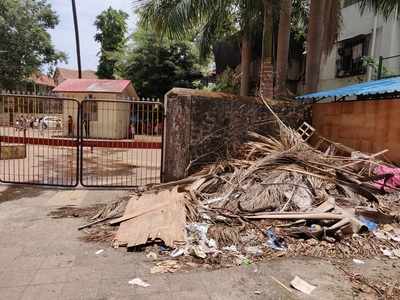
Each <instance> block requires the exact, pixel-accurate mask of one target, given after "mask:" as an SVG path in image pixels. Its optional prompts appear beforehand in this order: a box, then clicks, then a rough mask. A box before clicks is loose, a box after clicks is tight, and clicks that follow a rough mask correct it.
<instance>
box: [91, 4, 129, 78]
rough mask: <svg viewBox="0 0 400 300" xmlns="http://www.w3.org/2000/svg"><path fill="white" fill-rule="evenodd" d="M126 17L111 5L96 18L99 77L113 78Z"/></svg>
mask: <svg viewBox="0 0 400 300" xmlns="http://www.w3.org/2000/svg"><path fill="white" fill-rule="evenodd" d="M127 19H128V14H127V13H125V12H123V11H122V10H115V9H113V8H111V7H109V8H108V9H107V10H105V11H103V12H102V13H101V14H100V15H98V16H97V18H96V21H95V23H94V24H95V25H96V27H97V33H96V35H95V40H96V41H97V42H99V43H100V44H101V49H100V52H99V54H100V62H99V65H98V67H97V76H99V78H106V79H114V74H115V71H116V70H115V66H116V63H117V60H116V59H115V57H116V54H117V53H116V52H120V51H122V50H123V48H124V46H125V43H126V37H125V35H126V33H127V30H128V27H127V24H126V20H127Z"/></svg>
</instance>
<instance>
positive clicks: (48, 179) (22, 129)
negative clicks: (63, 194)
mask: <svg viewBox="0 0 400 300" xmlns="http://www.w3.org/2000/svg"><path fill="white" fill-rule="evenodd" d="M67 111H69V115H71V117H72V118H74V119H75V124H74V126H75V127H74V133H73V134H72V135H67V129H68V118H67V113H66V112H67ZM77 126H79V103H78V102H77V101H76V100H74V99H67V98H55V97H52V96H38V95H33V94H29V93H19V94H15V93H14V94H13V93H4V92H3V93H1V94H0V181H1V182H6V183H25V184H42V185H54V186H66V187H72V186H76V185H77V184H78V160H77V158H78V135H77V132H78V128H77Z"/></svg>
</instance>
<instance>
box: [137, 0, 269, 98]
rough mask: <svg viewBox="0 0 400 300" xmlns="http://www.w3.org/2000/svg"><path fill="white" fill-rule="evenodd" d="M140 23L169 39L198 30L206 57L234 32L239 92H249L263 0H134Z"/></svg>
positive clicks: (179, 37) (203, 55)
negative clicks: (237, 44)
mask: <svg viewBox="0 0 400 300" xmlns="http://www.w3.org/2000/svg"><path fill="white" fill-rule="evenodd" d="M134 3H136V4H140V7H141V23H142V24H144V25H147V26H148V27H150V28H152V29H154V30H155V31H156V32H157V33H159V34H162V35H167V37H168V38H171V39H183V38H185V37H187V36H188V35H192V34H193V32H195V33H197V35H196V36H197V40H198V42H199V47H200V53H201V56H202V57H205V56H206V55H207V54H208V53H209V52H210V50H211V47H212V45H213V43H214V42H215V41H217V40H219V39H222V38H224V37H226V36H231V35H233V34H235V33H237V34H239V35H240V40H241V89H240V94H241V95H247V94H248V93H249V80H250V79H249V75H250V62H251V58H252V53H251V50H252V46H253V45H254V42H255V41H254V33H256V32H257V30H259V29H260V28H262V22H263V1H262V0H147V1H146V0H145V1H143V0H136V1H134Z"/></svg>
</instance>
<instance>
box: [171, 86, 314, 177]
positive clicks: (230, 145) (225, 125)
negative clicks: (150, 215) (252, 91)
mask: <svg viewBox="0 0 400 300" xmlns="http://www.w3.org/2000/svg"><path fill="white" fill-rule="evenodd" d="M271 105H273V107H274V111H275V112H276V113H277V114H278V115H279V116H280V117H281V118H282V119H283V120H284V121H285V122H286V123H287V124H288V125H290V126H292V127H294V128H297V127H298V126H299V125H300V124H301V123H302V122H303V121H304V120H305V119H306V120H308V112H309V110H307V109H306V108H305V107H304V106H299V105H296V104H295V103H293V102H290V103H288V102H282V101H279V102H276V103H271ZM166 115H167V117H166V128H165V139H164V181H171V180H177V179H181V178H183V177H185V176H187V175H188V174H190V173H191V172H193V171H194V170H196V169H197V168H198V167H199V166H200V165H203V164H206V163H211V162H215V161H217V160H220V159H224V158H226V157H227V156H235V155H236V154H237V150H238V147H239V146H240V145H241V144H243V143H244V142H245V141H246V139H247V132H248V131H256V132H259V133H261V134H264V135H275V134H276V133H277V126H276V122H275V119H274V118H273V116H272V115H271V114H270V112H269V111H268V109H267V108H266V107H265V106H264V105H263V104H262V103H261V102H259V101H258V100H257V99H256V98H252V97H239V96H236V95H230V94H224V93H210V92H203V91H198V90H190V89H173V90H171V91H170V92H169V93H168V94H167V96H166ZM188 166H190V168H188Z"/></svg>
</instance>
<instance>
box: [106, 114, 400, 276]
mask: <svg viewBox="0 0 400 300" xmlns="http://www.w3.org/2000/svg"><path fill="white" fill-rule="evenodd" d="M277 121H278V123H279V125H280V138H276V137H267V136H263V135H260V134H259V133H254V132H250V133H249V142H248V143H246V144H245V145H243V147H242V151H241V153H242V155H241V156H240V157H236V158H232V159H230V160H225V161H219V162H217V163H214V164H212V165H209V166H205V167H204V168H203V169H201V170H200V171H198V172H197V173H195V174H192V175H191V176H189V177H187V178H184V179H182V180H179V181H176V182H169V183H165V184H159V185H154V186H150V187H148V190H147V191H146V192H145V193H144V194H143V195H138V196H134V197H133V198H132V199H131V200H130V202H129V203H128V205H127V206H126V210H125V212H124V213H123V216H122V217H118V218H114V219H113V220H111V221H109V220H108V221H107V222H109V224H111V225H118V224H121V225H120V228H119V231H118V233H117V236H116V237H115V239H114V245H116V246H126V247H128V248H129V247H143V246H146V245H147V244H149V243H154V242H156V243H161V244H164V245H165V246H167V249H166V251H160V254H164V255H166V256H168V258H169V259H171V258H173V259H176V260H183V261H186V260H187V258H189V257H191V258H192V259H193V260H194V261H195V263H196V265H199V264H201V263H203V264H210V265H214V264H223V265H224V266H230V265H240V264H245V265H246V264H251V263H252V261H254V260H258V259H263V258H265V257H277V256H299V255H311V256H317V257H339V258H354V257H363V258H368V257H372V256H379V255H382V251H383V250H385V252H384V254H385V255H389V253H390V257H393V258H397V257H398V253H399V251H400V250H399V249H400V238H399V236H400V227H399V225H398V223H397V222H398V219H399V218H398V217H399V212H400V197H399V189H398V187H397V185H396V184H397V183H396V181H394V180H393V178H397V177H395V176H397V169H396V168H395V167H394V166H392V165H391V164H390V163H387V162H384V161H382V160H379V159H378V157H379V156H380V155H382V154H383V153H385V152H386V151H387V150H384V151H381V152H378V153H376V154H372V155H368V154H364V153H359V152H357V153H356V152H354V151H352V149H350V148H349V147H346V146H344V145H340V144H338V143H334V142H331V141H329V140H327V139H324V138H323V143H324V144H325V145H327V144H328V146H327V147H325V148H321V147H322V146H321V143H317V145H318V146H316V147H313V146H311V145H310V144H308V142H306V141H304V140H303V139H302V137H301V136H300V135H299V133H297V132H296V131H295V130H292V129H290V128H288V127H286V125H285V124H283V123H282V121H280V120H279V118H278V117H277ZM307 139H309V137H307ZM375 170H379V172H377V173H375ZM392 170H395V171H396V172H395V173H396V174H393V175H390V174H389V175H388V173H387V172H391V171H392ZM385 172H386V173H385ZM386 179H392V180H391V181H390V182H389V183H388V181H387V180H386ZM382 180H384V182H382ZM388 187H389V188H388ZM109 214H110V213H109ZM115 215H116V214H114V215H113V216H115ZM99 218H100V216H99ZM101 218H102V219H104V218H107V215H106V216H105V215H104V214H103V215H102V216H101ZM185 220H186V222H185ZM382 249H383V250H382ZM201 261H203V262H201ZM156 267H157V268H155V269H154V270H155V271H157V272H163V270H164V269H170V268H171V267H172V269H174V270H175V269H179V268H178V267H176V268H175V264H174V265H167V266H164V265H156Z"/></svg>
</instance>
